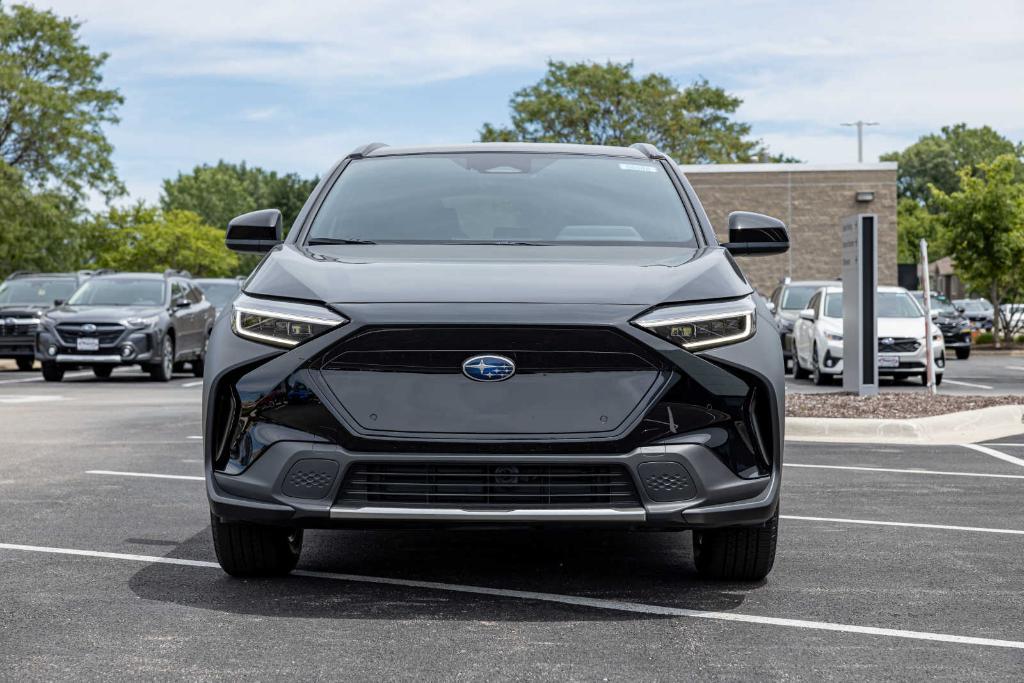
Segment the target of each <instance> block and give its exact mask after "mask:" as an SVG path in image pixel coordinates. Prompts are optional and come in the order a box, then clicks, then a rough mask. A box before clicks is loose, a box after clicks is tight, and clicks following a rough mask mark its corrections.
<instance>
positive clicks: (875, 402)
mask: <svg viewBox="0 0 1024 683" xmlns="http://www.w3.org/2000/svg"><path fill="white" fill-rule="evenodd" d="M1015 404H1024V396H952V395H943V394H938V395H936V396H932V395H930V394H928V393H926V392H920V393H913V394H911V393H904V392H899V393H884V394H879V395H877V396H863V397H861V396H854V395H853V394H843V393H831V394H787V395H786V417H867V418H877V419H897V420H898V419H906V418H914V417H929V416H932V415H945V414H946V413H957V412H960V411H963V410H977V409H978V408H988V407H991V406H1004V405H1015Z"/></svg>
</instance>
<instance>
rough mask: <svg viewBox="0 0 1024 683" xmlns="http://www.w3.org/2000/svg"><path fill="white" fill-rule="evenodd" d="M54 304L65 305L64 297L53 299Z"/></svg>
mask: <svg viewBox="0 0 1024 683" xmlns="http://www.w3.org/2000/svg"><path fill="white" fill-rule="evenodd" d="M53 305H54V306H63V305H64V299H54V300H53Z"/></svg>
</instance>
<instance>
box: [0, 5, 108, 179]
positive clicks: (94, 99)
mask: <svg viewBox="0 0 1024 683" xmlns="http://www.w3.org/2000/svg"><path fill="white" fill-rule="evenodd" d="M80 27H81V24H80V23H79V22H77V21H75V20H74V19H66V18H62V17H58V16H57V15H56V14H54V13H53V12H49V11H41V10H37V9H33V8H31V7H27V6H24V5H11V6H9V7H3V6H2V5H0V160H2V161H3V162H4V163H6V164H7V165H8V166H11V167H12V168H15V169H17V170H19V171H20V172H21V173H22V175H23V178H24V180H25V181H26V182H27V183H30V185H32V186H34V187H36V188H48V189H59V190H62V191H65V192H67V193H69V194H70V195H71V196H73V197H82V196H83V195H84V192H85V190H87V189H89V188H91V189H94V190H97V191H99V192H100V193H102V194H103V195H105V196H106V197H108V198H109V197H112V196H115V195H118V194H121V193H122V192H123V191H124V189H123V186H122V185H121V183H120V181H119V180H118V179H117V174H116V173H115V170H114V164H113V162H112V161H111V160H110V155H111V152H112V151H113V147H112V146H111V144H110V142H109V141H108V140H107V138H106V136H105V135H104V133H103V126H104V125H105V124H112V123H117V121H118V118H117V116H116V115H115V111H116V109H117V107H118V106H119V105H120V104H121V103H122V102H123V99H122V97H121V95H120V94H119V93H118V91H117V90H115V89H104V88H103V87H102V85H103V77H102V76H101V74H100V68H101V67H102V66H103V64H104V62H105V61H106V60H107V54H106V53H102V52H101V53H92V52H90V51H89V48H88V47H87V46H85V45H84V44H83V43H82V42H81V39H80V37H79V28H80Z"/></svg>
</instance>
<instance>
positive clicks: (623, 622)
mask: <svg viewBox="0 0 1024 683" xmlns="http://www.w3.org/2000/svg"><path fill="white" fill-rule="evenodd" d="M972 360H974V359H972ZM1004 362H1007V361H1004ZM1012 362H1013V363H1014V364H1019V365H1021V366H1024V359H1013V361H1012ZM956 365H957V363H956V362H951V363H950V366H951V372H955V370H954V368H955V366H956ZM1021 375H1022V376H1024V371H1022V372H1021ZM36 377H38V373H35V374H32V373H18V372H2V373H0V416H2V424H3V427H4V428H3V435H4V449H3V455H2V456H0V515H2V519H3V523H2V525H0V528H2V533H0V577H2V580H0V672H2V674H0V678H3V679H7V680H19V681H26V680H54V679H75V680H83V679H98V678H110V677H117V678H128V677H144V678H188V679H197V680H199V679H228V678H232V679H237V678H239V677H240V676H250V677H256V678H259V679H278V678H300V679H306V680H309V679H313V678H335V679H342V678H343V679H348V680H366V679H382V678H387V679H403V680H412V679H424V678H431V679H449V680H459V679H542V678H544V679H550V678H559V679H581V680H594V679H597V680H600V679H609V680H616V679H638V680H657V679H669V678H672V679H686V678H695V677H700V678H712V679H729V680H737V679H751V678H814V679H821V678H843V679H848V678H865V679H866V678H871V679H878V678H890V679H892V678H895V679H923V678H935V677H939V678H951V679H952V678H956V679H965V678H971V679H982V680H992V679H1016V680H1019V679H1020V675H1021V671H1022V670H1024V435H1021V436H1019V437H1014V438H1007V439H1002V440H1000V441H999V442H998V443H991V444H988V445H989V446H990V447H991V448H992V449H995V450H996V451H997V452H999V453H1002V454H1004V455H1005V456H1007V457H1006V458H997V457H993V456H992V455H989V454H986V453H982V452H978V451H976V450H972V449H969V448H966V447H961V446H943V447H935V446H928V447H921V446H879V447H873V446H863V445H861V446H852V445H851V446H844V445H836V444H829V445H827V446H825V445H819V444H813V443H791V444H788V445H787V450H786V463H787V464H786V468H785V484H784V488H783V509H782V514H783V522H782V528H781V533H780V542H779V553H778V557H777V561H776V565H775V569H774V571H773V573H772V574H771V575H770V576H769V578H768V579H767V581H765V582H762V583H760V584H754V585H744V584H731V583H710V582H705V581H702V580H700V579H698V577H697V576H696V574H695V572H694V570H693V567H692V561H691V557H690V548H689V538H688V535H685V534H653V533H652V534H633V535H630V534H627V533H623V532H593V531H589V532H585V533H584V532H561V533H553V532H528V531H523V532H508V533H500V534H498V533H493V532H487V531H479V532H449V533H440V532H420V531H403V532H326V531H319V532H317V531H315V532H309V533H308V535H307V537H306V539H307V540H306V547H305V550H304V554H303V558H302V561H301V563H300V570H301V572H300V573H299V575H295V576H292V577H289V578H287V579H280V580H258V581H257V580H250V581H239V580H234V579H230V578H228V577H227V576H226V575H224V574H223V573H221V571H220V570H219V569H218V568H216V566H215V564H214V555H213V549H212V547H211V544H210V541H209V521H208V513H207V507H206V500H205V495H204V489H203V484H202V464H201V445H200V441H199V439H198V438H196V437H197V436H198V434H199V421H200V415H199V403H200V393H201V385H200V383H199V382H198V381H197V380H195V379H194V378H192V377H190V376H185V375H180V376H179V377H178V378H177V379H175V380H174V381H173V382H171V383H169V384H158V383H154V382H150V381H148V380H147V378H146V376H144V375H142V374H141V373H138V372H134V371H127V370H120V371H117V372H115V373H114V376H113V378H112V379H111V380H110V381H106V382H101V381H97V380H94V379H93V377H92V374H91V373H89V372H83V373H69V375H68V380H67V381H65V382H63V383H61V384H47V383H43V382H40V381H35V378H36ZM950 377H951V378H952V377H954V375H952V374H951V375H950ZM908 388H909V385H908ZM946 388H947V384H943V389H944V390H945V389H946Z"/></svg>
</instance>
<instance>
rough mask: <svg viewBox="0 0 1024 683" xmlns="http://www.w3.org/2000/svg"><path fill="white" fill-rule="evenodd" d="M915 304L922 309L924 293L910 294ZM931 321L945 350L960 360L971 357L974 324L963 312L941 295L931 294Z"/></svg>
mask: <svg viewBox="0 0 1024 683" xmlns="http://www.w3.org/2000/svg"><path fill="white" fill-rule="evenodd" d="M911 294H913V295H914V298H915V299H917V303H919V304H921V308H924V292H922V291H916V292H911ZM931 313H932V320H933V321H935V324H936V325H937V326H938V328H939V330H941V331H942V339H943V341H944V342H945V345H946V349H947V350H948V349H953V351H955V352H956V357H957V358H958V359H960V360H967V359H968V358H970V357H971V340H972V334H971V333H972V331H973V330H974V323H972V322H971V321H970V320H968V319H967V316H965V315H964V310H963V309H962V308H960V307H958V306H955V305H953V304H952V303H950V301H949V299H947V298H946V297H944V296H942V295H941V294H932V301H931Z"/></svg>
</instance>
